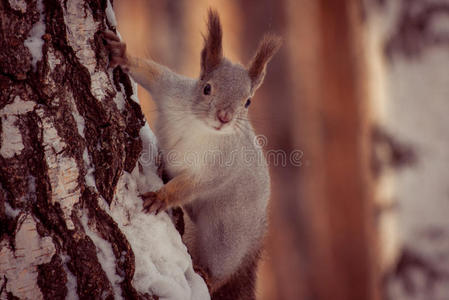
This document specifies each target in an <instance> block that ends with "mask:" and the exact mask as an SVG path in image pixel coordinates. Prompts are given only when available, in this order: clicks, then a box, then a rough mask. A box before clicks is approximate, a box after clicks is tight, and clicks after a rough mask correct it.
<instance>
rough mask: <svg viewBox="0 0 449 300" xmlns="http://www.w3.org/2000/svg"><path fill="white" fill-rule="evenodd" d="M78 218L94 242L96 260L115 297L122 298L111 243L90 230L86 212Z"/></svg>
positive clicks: (119, 278)
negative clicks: (110, 284)
mask: <svg viewBox="0 0 449 300" xmlns="http://www.w3.org/2000/svg"><path fill="white" fill-rule="evenodd" d="M80 220H81V224H82V225H83V228H84V231H85V232H86V234H87V236H89V237H90V238H91V240H92V241H93V242H94V244H95V246H96V249H97V258H98V261H99V262H100V264H101V266H102V268H103V270H104V271H105V273H106V276H107V277H108V279H109V282H111V283H112V288H113V289H114V296H115V299H123V297H122V289H121V287H120V283H121V282H122V281H123V278H122V277H121V276H119V275H118V274H117V272H116V271H115V269H116V261H115V255H114V252H113V251H112V247H111V245H110V244H109V242H108V241H106V240H104V239H103V238H101V237H100V235H98V234H97V233H96V232H94V231H92V229H91V228H90V227H89V224H88V219H87V212H83V214H82V216H81V218H80Z"/></svg>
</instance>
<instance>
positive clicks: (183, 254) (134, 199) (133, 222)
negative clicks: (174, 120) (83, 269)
mask: <svg viewBox="0 0 449 300" xmlns="http://www.w3.org/2000/svg"><path fill="white" fill-rule="evenodd" d="M140 137H141V139H142V141H143V146H144V147H143V151H142V154H141V157H140V159H139V162H138V165H137V166H136V167H135V168H134V170H133V171H132V173H131V174H130V173H128V172H124V173H123V175H122V176H121V177H120V180H119V182H118V185H117V192H116V194H115V198H114V201H113V202H112V203H111V206H110V209H109V208H108V206H107V204H106V203H105V202H104V201H103V205H102V208H103V209H105V210H106V211H107V212H108V213H109V214H110V215H111V216H112V217H113V219H114V220H115V221H116V222H117V224H118V225H119V227H120V229H121V230H122V231H123V233H124V234H125V236H126V237H127V239H128V241H129V243H130V244H131V247H132V249H133V251H134V254H135V257H136V271H135V275H134V278H133V285H134V286H135V288H136V290H137V291H139V292H142V293H145V292H148V291H151V293H152V294H154V295H158V296H159V297H160V299H173V300H178V299H179V300H184V299H185V300H196V299H198V300H203V299H210V296H209V293H208V290H207V286H206V284H205V283H204V281H203V279H202V278H201V277H200V276H199V275H198V274H196V273H195V272H194V270H193V265H192V261H191V258H190V256H189V254H188V253H187V248H186V247H185V245H184V244H183V243H182V240H181V237H180V235H179V233H178V231H177V230H176V229H175V227H174V226H173V223H172V221H171V219H170V217H169V216H168V215H167V214H166V213H161V214H159V215H158V216H154V215H148V214H146V213H144V212H142V201H141V199H140V197H139V194H141V193H144V192H147V191H156V190H158V189H159V188H160V187H161V186H162V185H163V183H162V180H161V179H160V178H159V177H158V176H157V166H156V163H155V160H156V159H157V155H158V153H157V148H156V139H155V136H154V134H153V133H152V132H151V130H150V128H149V126H148V124H147V123H146V124H145V126H144V127H142V129H141V131H140Z"/></svg>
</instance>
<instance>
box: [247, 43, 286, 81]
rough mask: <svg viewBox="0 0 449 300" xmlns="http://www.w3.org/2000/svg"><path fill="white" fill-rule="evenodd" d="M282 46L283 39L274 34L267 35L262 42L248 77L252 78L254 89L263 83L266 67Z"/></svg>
mask: <svg viewBox="0 0 449 300" xmlns="http://www.w3.org/2000/svg"><path fill="white" fill-rule="evenodd" d="M281 44H282V41H281V38H280V37H278V36H276V35H274V34H266V35H265V36H264V38H263V39H262V41H261V42H260V44H259V47H258V49H257V52H256V55H254V58H253V59H252V61H251V63H250V67H249V69H248V75H249V78H251V81H252V85H253V87H257V86H258V85H259V84H260V83H261V82H262V79H263V76H264V75H265V67H266V65H267V63H268V62H269V61H270V59H271V58H272V57H273V55H274V54H275V53H276V52H277V51H278V50H279V48H280V47H281Z"/></svg>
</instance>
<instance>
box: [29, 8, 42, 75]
mask: <svg viewBox="0 0 449 300" xmlns="http://www.w3.org/2000/svg"><path fill="white" fill-rule="evenodd" d="M37 9H38V11H39V14H40V17H39V20H38V21H37V22H36V23H35V24H34V25H33V28H31V30H30V33H29V34H28V38H27V39H26V40H25V41H24V45H25V46H26V47H27V48H28V49H29V50H30V53H31V56H32V61H31V63H32V65H33V69H36V63H37V62H38V61H40V60H41V59H42V46H43V45H44V40H43V39H42V36H43V35H44V33H45V23H44V6H43V4H42V0H37Z"/></svg>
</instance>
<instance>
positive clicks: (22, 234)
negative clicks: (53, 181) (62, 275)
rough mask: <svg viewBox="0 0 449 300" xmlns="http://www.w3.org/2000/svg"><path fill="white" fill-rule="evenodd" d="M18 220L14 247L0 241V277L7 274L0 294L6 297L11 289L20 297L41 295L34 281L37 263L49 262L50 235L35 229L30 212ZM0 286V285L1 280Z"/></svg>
mask: <svg viewBox="0 0 449 300" xmlns="http://www.w3.org/2000/svg"><path fill="white" fill-rule="evenodd" d="M18 222H19V225H18V227H17V230H16V233H15V240H14V247H12V246H11V245H9V244H8V242H7V241H6V240H2V241H1V242H0V248H1V250H0V270H2V273H3V276H1V279H0V280H3V279H4V278H7V282H6V289H5V290H1V291H0V292H1V293H0V297H1V299H6V298H7V297H6V293H12V294H13V295H14V296H16V297H19V298H20V299H36V300H39V299H44V298H43V295H42V293H41V290H40V288H39V286H38V284H37V277H38V272H37V266H38V265H40V264H44V263H48V262H50V260H51V258H52V256H53V255H54V254H55V246H54V244H53V241H52V239H51V237H41V236H40V235H39V234H38V233H37V229H36V221H35V220H34V219H33V217H32V216H30V215H22V216H21V217H20V219H19V221H18ZM0 286H3V282H1V281H0ZM8 299H9V297H8Z"/></svg>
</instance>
